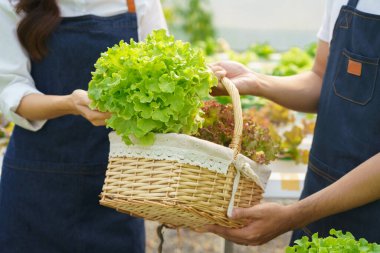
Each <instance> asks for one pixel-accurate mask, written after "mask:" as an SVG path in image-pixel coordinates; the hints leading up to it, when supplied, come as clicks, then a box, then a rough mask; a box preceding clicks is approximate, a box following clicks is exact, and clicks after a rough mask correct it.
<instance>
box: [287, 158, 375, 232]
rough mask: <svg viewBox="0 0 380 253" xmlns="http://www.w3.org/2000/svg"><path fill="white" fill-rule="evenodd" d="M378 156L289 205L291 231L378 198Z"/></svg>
mask: <svg viewBox="0 0 380 253" xmlns="http://www.w3.org/2000/svg"><path fill="white" fill-rule="evenodd" d="M379 164H380V153H379V154H377V155H375V156H373V157H372V158H370V159H369V160H367V161H366V162H364V163H362V164H361V165H359V166H358V167H357V168H355V169H354V170H352V171H351V172H349V173H348V174H347V175H345V176H344V177H342V178H341V179H339V180H338V181H336V182H335V183H333V184H332V185H330V186H328V187H327V188H325V189H323V190H321V191H319V192H317V193H315V194H313V195H311V196H309V197H307V198H305V199H303V200H301V201H299V202H297V203H295V204H293V205H291V206H289V208H291V209H293V211H292V212H293V213H294V216H293V218H294V219H295V220H294V221H293V224H297V225H296V227H294V228H299V227H302V226H304V225H307V224H309V223H311V222H313V221H316V220H319V219H321V218H324V217H327V216H330V215H333V214H336V213H340V212H344V211H347V210H350V209H353V208H356V207H359V206H362V205H365V204H368V203H370V202H373V201H375V200H378V199H380V183H379V182H380V165H379Z"/></svg>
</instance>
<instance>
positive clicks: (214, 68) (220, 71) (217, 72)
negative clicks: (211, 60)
mask: <svg viewBox="0 0 380 253" xmlns="http://www.w3.org/2000/svg"><path fill="white" fill-rule="evenodd" d="M211 70H212V71H213V72H214V74H215V75H216V77H217V78H218V79H221V78H222V77H225V76H226V74H227V71H226V70H225V69H224V68H222V67H220V66H216V65H215V66H211Z"/></svg>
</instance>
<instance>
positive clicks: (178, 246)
mask: <svg viewBox="0 0 380 253" xmlns="http://www.w3.org/2000/svg"><path fill="white" fill-rule="evenodd" d="M271 201H275V202H280V203H285V204H287V203H291V202H292V201H294V200H271ZM158 225H159V224H158V223H157V222H152V221H146V223H145V227H146V253H157V252H158V250H157V249H158V245H159V238H158V236H157V234H156V228H157V227H158ZM163 233H164V239H165V242H164V246H163V253H223V252H224V240H223V239H222V238H220V237H218V236H216V235H213V234H209V233H208V234H200V233H196V232H193V231H190V230H184V229H181V230H180V231H179V232H177V230H172V229H164V232H163ZM290 236H291V233H286V234H284V235H282V236H279V237H277V238H276V239H274V240H272V241H270V242H269V243H267V244H265V245H262V246H257V247H252V246H250V247H247V246H241V245H236V244H235V245H234V246H233V253H248V252H249V253H267V252H268V253H284V252H285V251H284V249H285V247H286V246H287V245H288V243H289V240H290Z"/></svg>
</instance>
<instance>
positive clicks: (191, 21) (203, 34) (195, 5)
mask: <svg viewBox="0 0 380 253" xmlns="http://www.w3.org/2000/svg"><path fill="white" fill-rule="evenodd" d="M184 2H188V4H187V5H186V6H184V7H182V8H181V7H180V6H178V7H177V11H178V14H179V15H181V17H183V20H184V22H183V24H182V28H183V30H184V31H185V32H186V34H187V35H188V36H189V41H190V42H191V43H195V42H198V41H204V40H206V39H208V38H215V29H214V26H213V23H212V14H211V12H210V11H208V8H207V4H208V3H209V2H208V1H207V0H188V1H184Z"/></svg>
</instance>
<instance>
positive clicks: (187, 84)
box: [88, 30, 217, 145]
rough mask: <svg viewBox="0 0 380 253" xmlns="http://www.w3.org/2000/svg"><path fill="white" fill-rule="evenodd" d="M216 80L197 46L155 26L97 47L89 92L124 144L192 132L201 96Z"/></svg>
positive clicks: (146, 142) (197, 123) (197, 122)
mask: <svg viewBox="0 0 380 253" xmlns="http://www.w3.org/2000/svg"><path fill="white" fill-rule="evenodd" d="M216 84H217V80H216V78H215V76H214V75H213V74H212V73H211V72H210V71H209V70H208V69H207V67H206V64H205V59H204V56H203V54H202V52H201V51H200V50H197V49H195V48H192V47H191V46H190V44H189V43H185V42H182V41H179V40H175V39H174V37H173V36H168V35H167V34H166V31H165V30H158V31H153V33H152V34H150V35H149V36H148V37H147V38H146V41H143V42H138V43H137V42H135V41H133V39H131V41H130V43H129V44H127V43H125V42H124V41H121V42H120V43H119V45H115V46H114V47H112V48H109V49H108V50H107V52H105V53H102V54H101V57H100V58H99V59H98V60H97V62H96V64H95V72H92V80H91V82H90V83H89V89H88V96H89V97H90V99H91V100H92V103H91V107H92V108H97V109H98V110H99V111H102V112H111V113H112V117H111V118H110V119H108V120H107V127H111V128H113V129H114V130H115V131H116V133H117V134H119V135H120V136H121V137H122V138H123V140H124V142H125V143H126V144H131V143H132V142H131V139H130V138H133V139H136V140H137V141H138V142H139V143H140V144H144V145H149V144H152V143H153V142H154V133H184V134H193V133H195V132H197V130H198V128H199V127H200V126H201V123H202V118H201V114H202V111H201V109H200V108H201V106H202V101H203V99H204V98H206V97H208V94H209V92H210V89H211V87H213V86H215V85H216Z"/></svg>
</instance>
